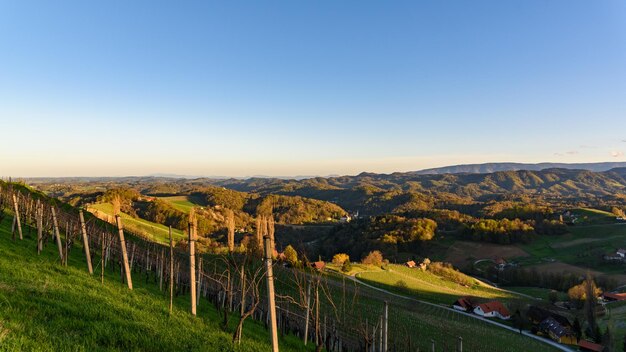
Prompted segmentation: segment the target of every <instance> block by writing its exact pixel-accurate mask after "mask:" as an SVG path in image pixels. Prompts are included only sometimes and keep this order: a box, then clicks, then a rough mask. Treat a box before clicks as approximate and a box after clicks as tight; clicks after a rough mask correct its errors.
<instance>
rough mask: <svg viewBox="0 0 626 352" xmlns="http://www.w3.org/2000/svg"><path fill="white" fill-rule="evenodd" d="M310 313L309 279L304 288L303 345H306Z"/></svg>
mask: <svg viewBox="0 0 626 352" xmlns="http://www.w3.org/2000/svg"><path fill="white" fill-rule="evenodd" d="M310 315H311V280H309V287H308V288H307V289H306V318H305V323H304V345H305V346H306V343H307V340H308V339H309V320H311V319H310Z"/></svg>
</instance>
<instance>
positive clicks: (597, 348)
mask: <svg viewBox="0 0 626 352" xmlns="http://www.w3.org/2000/svg"><path fill="white" fill-rule="evenodd" d="M578 347H580V350H581V351H588V352H589V351H590V352H602V345H598V344H597V343H593V342H590V341H587V340H580V341H578Z"/></svg>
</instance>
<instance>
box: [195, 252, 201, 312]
mask: <svg viewBox="0 0 626 352" xmlns="http://www.w3.org/2000/svg"><path fill="white" fill-rule="evenodd" d="M200 286H202V257H200V258H199V259H198V285H197V287H196V306H197V305H199V304H200Z"/></svg>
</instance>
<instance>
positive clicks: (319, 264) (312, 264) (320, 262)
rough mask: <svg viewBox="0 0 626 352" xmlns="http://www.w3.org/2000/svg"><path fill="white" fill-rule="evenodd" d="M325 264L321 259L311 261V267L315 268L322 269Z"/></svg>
mask: <svg viewBox="0 0 626 352" xmlns="http://www.w3.org/2000/svg"><path fill="white" fill-rule="evenodd" d="M325 266H326V263H324V262H323V261H319V262H314V263H311V267H312V268H313V269H317V270H322V269H324V267H325Z"/></svg>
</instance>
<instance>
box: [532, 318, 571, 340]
mask: <svg viewBox="0 0 626 352" xmlns="http://www.w3.org/2000/svg"><path fill="white" fill-rule="evenodd" d="M539 329H540V330H543V331H550V332H551V333H553V334H554V335H556V336H558V337H563V336H567V335H571V334H572V330H570V329H569V328H566V327H564V326H563V325H561V324H559V322H558V321H556V320H555V319H554V318H552V317H548V318H545V319H544V320H543V321H542V322H541V324H539Z"/></svg>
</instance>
